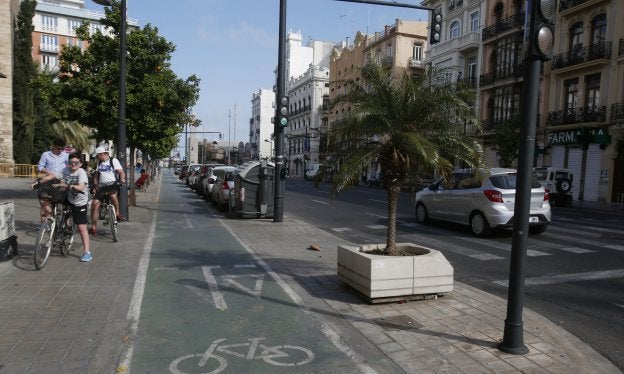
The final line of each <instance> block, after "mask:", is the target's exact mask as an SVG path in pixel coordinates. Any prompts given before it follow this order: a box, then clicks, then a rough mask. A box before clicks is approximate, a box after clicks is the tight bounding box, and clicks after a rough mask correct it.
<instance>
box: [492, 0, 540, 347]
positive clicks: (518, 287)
mask: <svg viewBox="0 0 624 374" xmlns="http://www.w3.org/2000/svg"><path fill="white" fill-rule="evenodd" d="M527 5H528V6H527V9H528V10H530V9H531V8H530V5H532V4H528V2H527ZM528 10H527V17H531V18H530V19H529V22H526V23H525V29H526V28H528V29H527V30H525V33H532V32H533V20H532V17H533V16H532V15H529V11H528ZM531 13H532V12H531ZM530 43H532V38H529V43H525V49H526V50H528V51H531V50H532V45H531V44H530ZM524 66H525V68H526V70H525V71H524V80H523V83H522V128H521V129H520V144H519V149H518V151H519V155H518V156H519V157H518V176H517V180H516V203H515V206H514V226H513V236H512V241H511V259H510V264H509V290H508V294H507V318H506V319H505V330H504V333H503V341H502V342H501V343H500V344H499V345H498V349H500V350H501V351H503V352H507V353H512V354H525V353H528V352H529V349H528V348H527V347H526V346H525V345H524V343H523V322H522V309H523V307H524V268H525V262H526V251H527V239H528V235H529V214H530V210H531V174H532V169H533V153H534V152H535V133H536V128H537V112H538V99H539V76H540V67H541V60H540V58H539V57H536V56H533V55H531V54H530V53H529V54H528V55H527V57H526V58H525V60H524Z"/></svg>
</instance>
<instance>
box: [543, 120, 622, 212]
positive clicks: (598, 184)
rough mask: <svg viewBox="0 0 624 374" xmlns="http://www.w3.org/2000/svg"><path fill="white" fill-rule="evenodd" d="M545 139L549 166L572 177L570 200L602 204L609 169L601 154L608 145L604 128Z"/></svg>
mask: <svg viewBox="0 0 624 374" xmlns="http://www.w3.org/2000/svg"><path fill="white" fill-rule="evenodd" d="M546 136H547V139H546V140H547V147H548V149H549V153H550V166H553V167H559V168H566V169H570V170H571V171H572V172H573V173H574V180H573V182H572V189H573V192H574V200H585V201H599V200H602V201H604V200H605V199H606V195H607V191H608V184H609V172H608V171H609V168H608V167H607V165H606V161H605V160H604V150H605V149H606V147H607V146H608V145H609V144H610V143H611V137H610V136H609V132H608V130H607V129H606V128H591V129H590V128H576V129H569V130H562V131H552V132H550V133H548V134H546Z"/></svg>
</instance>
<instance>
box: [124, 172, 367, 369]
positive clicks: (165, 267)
mask: <svg viewBox="0 0 624 374" xmlns="http://www.w3.org/2000/svg"><path fill="white" fill-rule="evenodd" d="M172 182H173V181H172V180H169V181H163V185H162V186H161V200H160V201H161V203H160V204H159V205H160V206H159V209H158V214H157V222H156V232H155V237H154V241H153V245H152V248H151V253H150V260H149V267H148V270H147V277H146V282H145V288H144V293H143V299H142V304H141V309H140V318H139V322H138V328H137V332H136V336H135V337H134V338H133V355H132V360H131V366H130V369H131V372H132V373H165V372H172V373H211V372H215V373H216V372H225V373H250V372H253V373H280V372H288V373H292V372H315V373H317V372H341V373H345V372H347V373H348V372H354V373H355V372H359V370H358V369H357V365H356V364H355V363H353V362H352V360H351V359H350V358H349V357H347V355H345V354H343V353H342V352H341V351H340V350H339V349H338V348H337V347H336V346H335V345H334V344H333V343H332V342H331V341H329V340H328V338H327V337H326V335H324V333H323V331H322V328H321V325H322V324H321V322H320V321H319V320H318V319H317V317H315V316H314V315H312V314H310V313H307V312H305V311H304V310H302V309H301V308H300V307H299V305H297V303H296V302H294V301H293V300H292V299H291V298H290V297H289V296H288V293H287V292H286V291H285V290H284V289H282V288H281V287H280V284H278V282H276V279H274V278H273V277H272V275H271V274H269V273H268V272H267V271H266V270H265V268H263V267H262V266H261V265H260V264H258V263H257V262H256V261H255V260H254V258H253V256H252V255H251V254H250V253H249V252H247V250H246V249H245V248H244V247H243V246H242V245H241V244H240V243H239V242H238V241H237V240H236V238H235V237H233V236H232V235H231V234H230V233H229V232H228V231H227V230H226V228H224V227H223V226H222V225H221V224H220V221H219V217H218V216H215V215H213V213H212V209H211V208H208V205H206V203H205V202H203V201H201V200H199V199H197V197H196V196H193V195H192V194H191V193H189V191H190V190H188V188H186V187H184V186H183V185H182V184H178V183H175V182H174V183H172ZM163 196H166V198H163ZM207 352H208V353H211V354H209V355H208V354H206V353H207Z"/></svg>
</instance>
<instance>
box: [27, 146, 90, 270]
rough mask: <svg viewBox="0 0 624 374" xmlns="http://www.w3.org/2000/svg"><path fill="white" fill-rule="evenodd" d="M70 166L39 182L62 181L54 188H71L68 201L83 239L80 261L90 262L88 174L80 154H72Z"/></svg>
mask: <svg viewBox="0 0 624 374" xmlns="http://www.w3.org/2000/svg"><path fill="white" fill-rule="evenodd" d="M68 164H69V166H68V167H66V168H65V169H63V170H62V171H61V172H55V173H48V175H46V176H45V177H43V178H41V180H40V181H39V182H46V181H51V180H53V179H55V178H56V179H59V180H60V183H57V184H53V185H52V187H54V188H56V187H69V192H68V194H67V201H68V202H69V204H71V209H72V217H73V219H74V223H75V224H76V226H78V232H79V233H80V239H82V247H83V255H82V257H80V261H82V262H89V261H91V260H92V259H93V256H92V255H91V251H90V248H89V245H90V242H89V232H88V231H87V203H88V202H89V196H88V195H87V190H88V177H87V172H86V171H85V170H84V169H83V168H82V157H81V155H80V153H77V152H74V153H72V154H70V155H69V157H68ZM33 187H34V184H33Z"/></svg>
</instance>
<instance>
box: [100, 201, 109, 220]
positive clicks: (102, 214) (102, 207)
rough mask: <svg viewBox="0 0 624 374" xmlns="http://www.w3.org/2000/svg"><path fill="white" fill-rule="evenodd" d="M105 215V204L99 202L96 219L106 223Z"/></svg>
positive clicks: (106, 211)
mask: <svg viewBox="0 0 624 374" xmlns="http://www.w3.org/2000/svg"><path fill="white" fill-rule="evenodd" d="M106 213H108V210H107V209H106V204H104V202H103V201H100V208H99V209H98V217H99V218H100V219H101V220H102V221H106V220H107V218H108V216H107V215H106Z"/></svg>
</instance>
